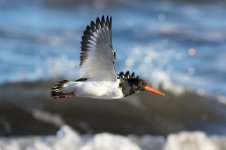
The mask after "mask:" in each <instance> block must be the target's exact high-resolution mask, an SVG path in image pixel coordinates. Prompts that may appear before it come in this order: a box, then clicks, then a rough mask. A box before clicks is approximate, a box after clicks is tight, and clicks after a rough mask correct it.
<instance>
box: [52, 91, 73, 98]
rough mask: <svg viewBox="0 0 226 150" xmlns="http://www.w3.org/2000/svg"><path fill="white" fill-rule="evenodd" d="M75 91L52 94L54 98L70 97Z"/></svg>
mask: <svg viewBox="0 0 226 150" xmlns="http://www.w3.org/2000/svg"><path fill="white" fill-rule="evenodd" d="M74 95H75V93H74V92H69V93H58V94H57V95H55V96H53V97H54V98H55V99H57V98H66V99H68V98H71V97H72V96H74Z"/></svg>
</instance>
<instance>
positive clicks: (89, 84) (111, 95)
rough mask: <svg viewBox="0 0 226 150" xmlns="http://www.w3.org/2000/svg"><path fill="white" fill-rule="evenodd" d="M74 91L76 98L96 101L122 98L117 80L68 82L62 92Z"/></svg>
mask: <svg viewBox="0 0 226 150" xmlns="http://www.w3.org/2000/svg"><path fill="white" fill-rule="evenodd" d="M72 89H73V91H75V95H76V96H80V97H91V98H98V99H119V98H122V97H123V93H122V90H121V88H120V87H119V80H117V81H114V82H112V81H81V82H68V84H67V85H65V86H64V91H66V92H69V91H72Z"/></svg>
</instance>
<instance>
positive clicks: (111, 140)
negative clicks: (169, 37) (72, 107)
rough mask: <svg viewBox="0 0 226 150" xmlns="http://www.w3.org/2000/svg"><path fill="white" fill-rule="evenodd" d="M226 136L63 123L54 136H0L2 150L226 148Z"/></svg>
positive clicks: (200, 149)
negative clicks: (85, 128) (99, 129)
mask: <svg viewBox="0 0 226 150" xmlns="http://www.w3.org/2000/svg"><path fill="white" fill-rule="evenodd" d="M225 149H226V137H220V136H208V135H206V134H205V133H203V132H198V131H197V132H180V133H177V134H171V135H169V136H168V137H167V138H166V139H165V138H164V137H161V136H151V135H144V136H135V135H129V136H121V135H115V134H111V133H99V134H94V135H79V134H78V133H77V132H76V131H74V130H72V129H71V128H70V127H68V126H66V125H64V126H62V127H61V129H60V130H59V131H58V132H57V134H56V135H55V136H30V137H17V138H0V150H225Z"/></svg>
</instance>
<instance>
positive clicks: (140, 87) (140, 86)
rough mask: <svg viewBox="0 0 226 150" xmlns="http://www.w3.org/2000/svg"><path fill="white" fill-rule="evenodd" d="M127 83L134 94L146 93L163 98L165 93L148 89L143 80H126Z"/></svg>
mask: <svg viewBox="0 0 226 150" xmlns="http://www.w3.org/2000/svg"><path fill="white" fill-rule="evenodd" d="M128 82H129V83H130V84H131V85H132V87H133V89H134V91H135V92H140V91H148V92H152V93H155V94H158V95H160V96H165V93H162V92H160V91H158V90H156V89H154V88H152V87H150V86H149V85H148V84H147V82H146V81H144V80H143V79H128Z"/></svg>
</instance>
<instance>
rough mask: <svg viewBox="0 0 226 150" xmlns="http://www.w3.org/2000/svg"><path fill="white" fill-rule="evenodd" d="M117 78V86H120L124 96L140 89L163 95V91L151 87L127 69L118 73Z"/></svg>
mask: <svg viewBox="0 0 226 150" xmlns="http://www.w3.org/2000/svg"><path fill="white" fill-rule="evenodd" d="M119 79H120V85H119V86H120V87H121V88H122V92H123V94H124V96H129V95H132V94H134V93H136V92H140V91H149V92H153V93H155V94H158V95H160V96H165V94H164V93H162V92H159V91H158V90H155V89H153V88H151V87H150V86H148V84H147V82H146V81H144V80H143V79H140V78H139V76H135V74H134V73H132V74H130V73H129V71H127V72H126V73H123V72H121V73H120V74H119Z"/></svg>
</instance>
